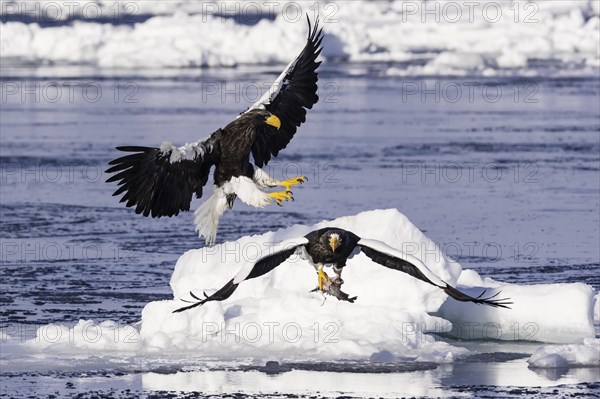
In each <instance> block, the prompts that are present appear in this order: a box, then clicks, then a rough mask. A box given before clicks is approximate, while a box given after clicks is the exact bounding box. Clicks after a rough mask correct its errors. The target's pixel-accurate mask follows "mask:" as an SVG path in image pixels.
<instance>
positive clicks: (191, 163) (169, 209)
mask: <svg viewBox="0 0 600 399" xmlns="http://www.w3.org/2000/svg"><path fill="white" fill-rule="evenodd" d="M219 135H220V130H218V131H217V132H215V133H214V134H213V135H212V136H210V138H208V139H206V140H200V141H197V142H195V143H191V144H186V145H184V146H182V147H175V146H174V145H173V144H171V143H163V144H162V145H161V147H160V148H151V147H133V146H130V147H117V150H119V151H124V152H130V153H132V154H129V155H125V156H123V157H121V158H118V159H115V160H113V161H111V162H109V165H111V166H112V167H111V168H109V169H108V170H106V173H115V172H118V173H116V174H115V175H114V176H112V177H110V178H109V179H108V180H106V182H107V183H110V182H118V184H119V186H120V187H119V188H118V189H117V190H116V191H115V192H114V194H113V195H114V196H117V195H120V194H123V193H125V194H124V195H123V198H121V201H120V202H126V205H127V207H132V206H135V207H136V208H135V213H138V214H139V213H142V214H143V215H144V216H149V215H152V217H158V218H159V217H161V216H175V215H178V214H179V212H180V211H188V210H189V209H190V203H191V202H192V195H193V194H196V198H200V197H201V196H202V188H203V187H204V185H205V184H206V182H207V180H208V176H209V173H210V168H211V166H213V165H214V164H215V163H216V162H217V161H218V158H219V143H218V140H219Z"/></svg>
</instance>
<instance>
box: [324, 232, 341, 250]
mask: <svg viewBox="0 0 600 399" xmlns="http://www.w3.org/2000/svg"><path fill="white" fill-rule="evenodd" d="M342 240H343V238H342V237H341V236H340V234H339V233H329V234H327V243H328V244H329V247H330V248H331V251H332V252H333V253H335V250H336V249H338V247H339V246H340V245H342Z"/></svg>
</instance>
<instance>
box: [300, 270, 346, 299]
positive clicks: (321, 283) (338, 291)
mask: <svg viewBox="0 0 600 399" xmlns="http://www.w3.org/2000/svg"><path fill="white" fill-rule="evenodd" d="M317 281H318V286H317V287H316V288H314V289H313V290H311V291H310V292H321V293H322V294H327V295H331V296H333V297H335V298H337V299H338V300H340V301H347V302H351V303H354V301H355V300H356V298H357V297H356V296H353V297H351V296H350V295H349V294H347V293H345V292H344V291H342V284H344V280H342V278H341V277H340V276H339V274H336V275H335V277H333V278H330V277H329V276H328V275H327V273H326V272H325V271H324V270H323V268H322V267H319V270H318V271H317Z"/></svg>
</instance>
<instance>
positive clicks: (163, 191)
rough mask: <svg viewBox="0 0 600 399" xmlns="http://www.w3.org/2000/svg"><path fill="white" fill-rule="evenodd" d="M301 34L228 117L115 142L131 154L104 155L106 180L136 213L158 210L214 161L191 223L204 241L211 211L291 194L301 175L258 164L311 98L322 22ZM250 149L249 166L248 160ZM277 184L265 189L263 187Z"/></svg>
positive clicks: (215, 217)
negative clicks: (279, 67) (302, 39)
mask: <svg viewBox="0 0 600 399" xmlns="http://www.w3.org/2000/svg"><path fill="white" fill-rule="evenodd" d="M308 30H309V33H308V40H307V42H306V45H305V46H304V49H303V50H302V52H301V53H300V55H299V56H298V57H297V58H296V59H294V60H293V61H292V62H291V63H290V64H289V65H288V66H287V67H286V68H285V70H284V71H283V73H281V75H280V76H279V77H278V78H277V80H276V81H275V82H274V83H273V85H272V86H271V88H270V89H269V91H268V92H266V93H265V94H264V95H263V96H262V97H261V98H260V99H259V100H258V101H257V102H256V103H255V104H254V105H252V106H251V107H250V108H248V110H246V111H245V112H243V113H242V114H240V116H238V118H237V119H236V120H234V121H233V122H231V123H230V124H229V125H227V126H226V127H224V128H222V129H218V130H217V131H216V132H214V133H213V134H212V135H211V136H210V137H208V138H206V139H202V140H199V141H197V142H195V143H190V144H186V145H184V146H182V147H175V146H174V145H173V144H171V143H169V142H165V143H163V144H162V145H161V146H160V148H151V147H137V146H126V147H117V150H119V151H124V152H129V153H131V154H129V155H126V156H123V157H121V158H118V159H115V160H113V161H111V162H110V163H109V165H111V166H112V167H111V168H109V169H108V170H107V171H106V173H115V172H118V173H116V174H115V175H114V176H112V177H110V178H109V179H108V180H107V182H109V183H110V182H118V185H119V186H120V187H119V188H118V189H117V190H116V191H115V193H114V194H113V195H114V196H117V195H120V194H124V195H123V197H122V198H121V201H120V202H125V203H126V206H127V207H134V206H135V212H136V213H137V214H143V215H144V216H152V217H153V218H160V217H161V216H169V217H170V216H176V215H178V214H179V212H180V211H189V210H190V203H191V202H192V196H193V195H194V194H195V195H196V198H200V197H202V188H203V187H204V185H205V184H206V182H207V181H208V177H209V173H210V169H211V167H212V166H215V171H214V183H215V185H214V191H213V194H212V196H211V197H210V198H209V199H208V200H206V201H205V202H204V203H203V204H202V205H201V206H200V207H199V208H198V209H197V210H196V212H195V217H194V223H195V226H196V231H197V232H198V234H199V236H200V237H202V236H204V237H205V239H206V243H207V245H214V243H215V240H216V235H217V228H218V225H219V219H220V218H221V216H222V215H223V213H224V212H225V211H226V210H227V209H230V208H231V207H232V206H233V203H234V201H235V199H236V198H237V197H239V198H240V200H242V202H244V203H246V204H248V205H251V206H254V207H257V208H261V207H264V206H266V205H268V204H270V203H272V202H276V203H277V204H278V205H281V203H282V202H283V201H289V200H293V197H292V192H291V188H292V186H295V185H297V184H301V183H303V182H304V181H305V180H306V179H305V177H303V176H298V177H295V178H292V179H289V180H285V181H279V180H276V179H274V178H272V177H271V176H269V175H268V174H267V173H265V171H263V170H262V169H261V168H262V167H263V166H264V165H266V164H267V163H268V162H269V160H270V159H271V157H276V156H277V154H279V151H281V150H282V149H284V148H285V147H286V146H287V145H288V143H289V142H290V140H291V139H292V137H293V136H294V134H295V133H296V130H297V129H298V127H299V126H300V125H301V124H302V123H304V122H305V121H306V110H307V109H311V108H312V107H313V105H315V104H316V103H317V101H318V100H319V96H318V95H317V80H318V78H317V68H318V67H319V65H320V64H321V62H317V61H316V59H317V57H318V56H319V54H320V53H321V50H322V47H321V43H322V41H323V29H319V21H318V20H317V21H316V22H315V26H314V27H312V26H311V22H310V19H309V21H308ZM250 154H252V158H253V160H254V165H256V166H257V168H256V169H255V168H254V166H253V165H252V163H250ZM278 186H281V187H284V188H285V190H284V191H278V192H271V193H267V192H266V191H265V189H267V188H273V187H278Z"/></svg>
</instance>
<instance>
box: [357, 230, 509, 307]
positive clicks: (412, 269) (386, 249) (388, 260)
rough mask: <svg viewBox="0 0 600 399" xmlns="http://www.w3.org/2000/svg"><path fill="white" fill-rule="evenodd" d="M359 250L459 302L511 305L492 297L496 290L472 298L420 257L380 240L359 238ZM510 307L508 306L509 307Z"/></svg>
mask: <svg viewBox="0 0 600 399" xmlns="http://www.w3.org/2000/svg"><path fill="white" fill-rule="evenodd" d="M358 245H359V246H360V248H361V250H362V251H363V252H364V253H365V255H367V256H368V257H369V258H371V260H372V261H373V262H376V263H379V264H380V265H382V266H385V267H388V268H390V269H394V270H399V271H401V272H404V273H407V274H410V275H411V276H413V277H415V278H417V279H419V280H421V281H425V282H427V283H429V284H431V285H434V286H436V287H438V288H441V289H442V290H444V292H445V293H446V294H447V295H448V296H451V297H452V298H454V299H456V300H457V301H461V302H474V303H477V304H483V305H488V306H493V307H498V308H509V306H508V305H511V304H512V302H508V299H507V298H503V299H494V298H496V297H497V296H498V294H500V292H497V293H496V294H494V295H492V296H488V297H485V298H484V297H483V295H484V294H485V291H484V292H482V293H481V295H479V296H478V297H476V298H474V297H472V296H469V295H467V294H465V293H463V292H460V291H459V290H457V289H456V288H454V287H452V286H451V285H449V284H448V283H446V282H445V281H443V280H442V279H440V278H439V277H438V276H436V275H435V273H433V272H432V271H431V270H429V269H428V268H427V266H425V264H424V263H423V262H421V260H420V259H418V258H416V257H414V256H412V255H410V254H406V253H404V252H401V251H398V250H396V249H394V248H392V247H390V246H388V245H386V244H384V243H382V242H381V241H376V240H368V239H364V238H363V239H361V240H360V241H359V242H358ZM509 309H510V308H509Z"/></svg>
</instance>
